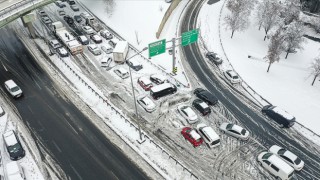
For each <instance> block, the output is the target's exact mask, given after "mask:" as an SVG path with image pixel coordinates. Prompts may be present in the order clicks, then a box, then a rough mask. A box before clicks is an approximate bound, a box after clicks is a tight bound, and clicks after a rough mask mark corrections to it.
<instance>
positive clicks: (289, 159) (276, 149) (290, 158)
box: [269, 145, 304, 171]
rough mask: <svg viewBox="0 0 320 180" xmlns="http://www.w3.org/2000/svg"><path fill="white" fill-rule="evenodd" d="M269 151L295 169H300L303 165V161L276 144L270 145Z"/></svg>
mask: <svg viewBox="0 0 320 180" xmlns="http://www.w3.org/2000/svg"><path fill="white" fill-rule="evenodd" d="M269 152H272V153H273V154H276V155H278V156H279V157H280V158H281V159H282V160H284V161H285V162H286V163H288V164H289V165H290V166H292V167H293V168H294V169H295V170H296V171H301V169H302V168H303V166H304V162H303V161H302V160H301V159H300V158H299V157H298V156H296V155H295V154H293V153H292V152H290V151H288V150H286V149H284V148H282V147H280V146H277V145H273V146H271V147H270V149H269Z"/></svg>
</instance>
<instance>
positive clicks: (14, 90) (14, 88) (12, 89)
mask: <svg viewBox="0 0 320 180" xmlns="http://www.w3.org/2000/svg"><path fill="white" fill-rule="evenodd" d="M19 90H20V88H19V87H18V86H15V87H13V88H11V91H12V92H16V91H19Z"/></svg>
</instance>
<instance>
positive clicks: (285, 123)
mask: <svg viewBox="0 0 320 180" xmlns="http://www.w3.org/2000/svg"><path fill="white" fill-rule="evenodd" d="M261 112H262V113H263V114H265V115H267V116H268V117H269V118H271V119H273V120H274V121H276V122H277V123H278V124H279V125H280V127H286V128H289V127H291V126H293V125H294V123H295V122H296V118H295V117H294V116H292V115H290V114H289V113H287V111H285V110H282V109H280V108H279V107H277V106H272V105H267V106H264V107H263V108H262V110H261Z"/></svg>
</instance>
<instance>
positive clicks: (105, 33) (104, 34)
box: [100, 30, 113, 40]
mask: <svg viewBox="0 0 320 180" xmlns="http://www.w3.org/2000/svg"><path fill="white" fill-rule="evenodd" d="M100 35H101V36H102V37H104V38H105V39H106V40H109V39H112V38H113V35H112V34H111V33H110V32H109V31H108V30H102V31H100Z"/></svg>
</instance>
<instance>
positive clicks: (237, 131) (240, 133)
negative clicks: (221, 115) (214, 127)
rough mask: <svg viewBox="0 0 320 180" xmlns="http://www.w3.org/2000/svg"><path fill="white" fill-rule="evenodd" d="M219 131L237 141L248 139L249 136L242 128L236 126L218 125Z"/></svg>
mask: <svg viewBox="0 0 320 180" xmlns="http://www.w3.org/2000/svg"><path fill="white" fill-rule="evenodd" d="M220 130H221V131H222V132H224V133H226V134H229V135H231V136H233V137H236V138H238V139H242V140H248V139H249V134H250V133H249V131H247V130H245V129H244V128H242V127H240V126H238V125H236V124H231V123H222V124H221V125H220Z"/></svg>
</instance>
